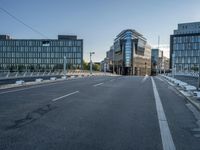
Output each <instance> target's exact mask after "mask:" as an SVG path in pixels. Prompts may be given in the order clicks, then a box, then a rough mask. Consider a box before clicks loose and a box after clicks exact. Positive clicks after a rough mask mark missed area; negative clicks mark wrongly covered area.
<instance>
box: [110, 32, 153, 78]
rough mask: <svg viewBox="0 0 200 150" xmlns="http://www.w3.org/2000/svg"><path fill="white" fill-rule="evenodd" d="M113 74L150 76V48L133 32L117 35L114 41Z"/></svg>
mask: <svg viewBox="0 0 200 150" xmlns="http://www.w3.org/2000/svg"><path fill="white" fill-rule="evenodd" d="M114 64H115V65H114V66H115V72H116V73H117V74H122V75H146V74H148V75H150V74H151V47H150V46H149V45H148V44H147V40H146V38H144V37H143V35H142V34H140V33H138V32H137V31H135V30H132V29H127V30H123V31H122V32H121V33H119V34H118V35H117V37H116V39H115V41H114Z"/></svg>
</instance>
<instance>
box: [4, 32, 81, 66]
mask: <svg viewBox="0 0 200 150" xmlns="http://www.w3.org/2000/svg"><path fill="white" fill-rule="evenodd" d="M64 56H66V58H67V66H68V68H73V69H81V68H82V62H83V40H81V39H75V38H74V36H73V38H71V39H70V38H59V39H56V40H32V39H26V40H23V39H4V38H0V69H1V70H12V69H19V68H20V69H24V70H25V69H26V70H29V69H62V68H63V61H64Z"/></svg>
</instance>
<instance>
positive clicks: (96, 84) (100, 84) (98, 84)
mask: <svg viewBox="0 0 200 150" xmlns="http://www.w3.org/2000/svg"><path fill="white" fill-rule="evenodd" d="M102 84H103V82H102V83H98V84H95V85H93V86H94V87H96V86H99V85H102Z"/></svg>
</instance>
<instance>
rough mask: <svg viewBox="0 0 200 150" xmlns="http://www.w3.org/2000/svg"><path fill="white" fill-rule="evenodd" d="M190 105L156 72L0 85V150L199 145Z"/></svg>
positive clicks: (184, 148) (145, 149)
mask: <svg viewBox="0 0 200 150" xmlns="http://www.w3.org/2000/svg"><path fill="white" fill-rule="evenodd" d="M189 108H190V109H189ZM191 109H195V108H193V106H192V105H191V104H189V103H188V102H187V101H186V99H185V98H184V97H183V96H181V95H180V94H179V93H177V91H176V90H175V89H174V88H173V87H171V86H170V85H168V84H167V83H166V82H165V81H164V80H163V79H161V78H158V77H129V76H119V77H108V76H104V77H103V76H102V77H87V78H79V79H75V80H66V81H63V82H56V83H51V84H44V85H37V86H31V87H25V88H23V87H21V88H18V89H9V90H1V91H0V133H1V134H0V150H163V149H164V150H169V149H170V150H174V149H176V150H199V149H200V138H199V137H198V136H199V135H200V130H199V131H198V125H197V119H196V117H195V114H194V112H192V111H191ZM197 113H198V112H197ZM196 130H197V131H196Z"/></svg>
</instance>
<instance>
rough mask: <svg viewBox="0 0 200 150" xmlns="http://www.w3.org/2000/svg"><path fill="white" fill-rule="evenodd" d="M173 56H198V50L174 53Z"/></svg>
mask: <svg viewBox="0 0 200 150" xmlns="http://www.w3.org/2000/svg"><path fill="white" fill-rule="evenodd" d="M174 54H175V56H200V50H189V51H174Z"/></svg>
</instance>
